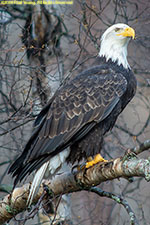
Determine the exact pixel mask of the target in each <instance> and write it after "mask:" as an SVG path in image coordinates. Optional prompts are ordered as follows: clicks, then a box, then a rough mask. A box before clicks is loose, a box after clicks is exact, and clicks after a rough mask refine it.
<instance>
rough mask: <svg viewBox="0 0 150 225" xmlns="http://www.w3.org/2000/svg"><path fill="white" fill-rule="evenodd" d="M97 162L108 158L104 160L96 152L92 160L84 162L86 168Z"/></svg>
mask: <svg viewBox="0 0 150 225" xmlns="http://www.w3.org/2000/svg"><path fill="white" fill-rule="evenodd" d="M99 162H108V160H105V159H104V158H103V157H102V156H101V155H100V154H97V155H96V156H95V157H94V159H93V160H91V161H89V162H87V163H86V166H85V167H86V168H89V167H91V166H93V165H95V164H97V163H99Z"/></svg>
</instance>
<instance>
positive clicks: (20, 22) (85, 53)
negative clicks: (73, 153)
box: [0, 0, 150, 225]
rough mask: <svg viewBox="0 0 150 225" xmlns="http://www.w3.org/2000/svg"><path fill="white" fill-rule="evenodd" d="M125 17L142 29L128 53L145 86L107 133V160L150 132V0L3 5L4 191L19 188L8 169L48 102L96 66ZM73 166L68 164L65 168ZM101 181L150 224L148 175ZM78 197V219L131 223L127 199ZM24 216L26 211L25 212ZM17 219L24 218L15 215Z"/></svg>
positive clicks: (0, 123)
mask: <svg viewBox="0 0 150 225" xmlns="http://www.w3.org/2000/svg"><path fill="white" fill-rule="evenodd" d="M119 22H121V23H127V24H129V25H130V26H132V27H133V28H134V29H135V31H136V39H135V40H134V41H132V42H131V43H130V44H129V48H128V55H129V57H128V60H129V64H130V65H131V68H132V69H133V71H134V73H135V75H136V78H137V81H138V89H137V93H136V97H134V99H133V100H132V102H131V103H130V104H129V105H128V107H127V108H126V109H125V110H124V112H123V113H122V114H121V116H120V117H119V118H118V120H117V123H116V126H115V128H114V129H113V130H112V131H111V132H110V133H109V135H107V136H106V138H105V146H104V150H103V152H102V155H103V156H104V157H105V158H107V159H110V158H115V157H119V156H121V155H123V154H124V153H125V150H126V149H127V148H132V147H134V146H136V145H137V144H140V143H143V142H144V141H145V140H147V139H150V97H149V96H150V63H149V62H150V35H149V34H150V2H149V0H145V1H141V0H133V1H128V0H114V1H111V0H95V1H92V0H87V1H83V0H76V1H74V4H73V5H53V6H51V5H45V6H44V5H41V6H40V5H35V6H28V5H0V50H1V54H0V156H1V158H0V168H1V170H0V188H1V197H3V196H4V195H5V192H6V191H9V190H10V189H11V185H12V183H13V180H12V178H11V177H10V176H8V175H7V171H8V168H9V166H10V164H11V163H12V162H13V161H14V159H15V158H16V157H17V156H18V155H19V154H20V153H21V152H22V150H23V148H24V146H25V143H26V141H27V140H28V138H29V136H30V134H31V131H32V124H33V122H34V119H35V117H36V115H37V114H38V112H39V111H40V109H41V108H42V107H43V106H44V105H45V104H46V102H47V100H48V99H49V98H50V97H51V96H52V95H53V93H54V92H55V90H56V89H57V88H58V87H59V85H60V84H61V83H62V82H63V80H64V78H66V77H67V78H70V77H71V76H75V75H76V74H77V73H79V72H80V71H82V70H83V69H85V68H87V67H89V65H93V63H94V59H95V57H96V56H97V54H98V52H99V45H100V37H101V35H102V33H103V32H104V30H105V29H106V28H107V27H108V26H110V25H112V24H114V23H119ZM148 156H149V153H148V152H146V153H142V157H148ZM69 169H70V168H69V167H66V166H65V168H64V170H63V171H65V170H69ZM29 180H32V176H30V178H29ZM29 180H28V181H29ZM26 182H27V181H26ZM100 188H102V189H104V190H106V191H110V192H113V193H117V194H119V195H121V196H122V197H123V198H125V199H127V200H128V202H129V204H130V205H131V207H132V209H134V212H135V214H136V216H137V218H138V220H139V224H141V225H143V224H144V225H146V224H149V221H150V214H149V207H150V201H149V200H150V197H149V196H150V189H149V184H148V183H146V182H145V181H143V179H141V178H135V179H134V182H132V183H129V182H128V181H126V180H123V179H120V180H118V181H117V180H115V181H109V182H107V183H103V184H101V185H100ZM70 198H71V199H69V200H68V199H67V200H64V202H65V204H69V205H70V201H71V208H70V209H69V208H67V210H69V211H68V212H69V213H68V214H69V215H66V214H65V215H66V217H67V218H69V220H72V223H73V224H81V225H96V224H102V225H103V224H108V225H109V224H110V225H113V224H117V225H122V224H129V218H128V217H127V214H126V212H125V210H124V209H123V208H122V206H120V205H118V204H117V203H116V202H113V201H112V200H110V199H107V198H98V197H97V195H95V194H94V193H87V192H80V193H79V192H78V193H73V194H72V195H71V196H70ZM68 202H69V203H68ZM67 207H68V206H67ZM23 217H24V214H21V215H19V216H18V217H17V219H19V218H23ZM37 221H38V220H37V218H36V217H35V218H34V220H29V221H27V222H26V224H41V223H40V222H37ZM10 224H21V222H20V221H16V220H14V221H11V222H10ZM43 224H45V225H46V223H43ZM53 224H54V223H53ZM66 224H67V222H66Z"/></svg>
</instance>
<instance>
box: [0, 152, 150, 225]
mask: <svg viewBox="0 0 150 225" xmlns="http://www.w3.org/2000/svg"><path fill="white" fill-rule="evenodd" d="M134 176H137V177H144V178H145V179H146V180H147V181H149V180H150V161H149V160H147V159H139V158H138V157H137V156H136V155H135V154H134V153H132V152H131V151H130V152H127V153H126V154H125V156H124V157H121V158H117V159H112V160H109V161H108V162H105V163H98V164H96V165H95V166H93V167H91V168H89V169H83V170H81V171H80V172H78V173H75V174H73V173H66V174H63V175H61V176H58V177H57V178H56V179H54V180H53V181H47V180H45V181H44V182H43V184H42V185H41V186H40V189H39V191H38V193H37V195H36V196H35V198H34V199H33V203H34V204H35V203H37V202H38V200H39V199H40V198H41V196H43V193H44V192H45V186H46V187H47V188H48V190H49V193H50V198H52V197H56V196H59V195H62V194H66V193H72V192H76V191H81V190H84V189H87V187H92V186H96V185H98V184H100V183H102V182H104V181H107V180H112V179H115V178H121V177H122V178H130V177H134ZM30 186H31V185H30V184H25V185H23V186H22V187H20V188H16V189H15V190H14V191H13V193H12V194H11V195H7V196H6V197H5V198H4V199H3V200H2V201H1V202H0V224H3V223H4V222H6V221H8V220H10V219H11V218H13V217H14V216H15V215H17V214H18V213H19V212H21V211H23V210H26V209H27V207H26V202H27V198H28V194H29V190H30Z"/></svg>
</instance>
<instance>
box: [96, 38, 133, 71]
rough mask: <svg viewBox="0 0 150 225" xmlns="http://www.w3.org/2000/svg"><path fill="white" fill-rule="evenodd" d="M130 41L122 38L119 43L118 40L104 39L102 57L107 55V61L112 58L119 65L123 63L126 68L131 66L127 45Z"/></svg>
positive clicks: (101, 49)
mask: <svg viewBox="0 0 150 225" xmlns="http://www.w3.org/2000/svg"><path fill="white" fill-rule="evenodd" d="M128 42H129V41H126V42H125V41H124V40H121V41H120V42H119V43H118V41H116V40H111V41H110V39H108V40H105V41H104V40H102V42H101V48H100V52H99V56H100V57H105V58H106V61H108V60H111V61H112V62H116V63H117V64H118V65H119V66H120V65H122V66H123V67H124V68H125V69H128V68H130V65H129V63H128V61H127V46H128Z"/></svg>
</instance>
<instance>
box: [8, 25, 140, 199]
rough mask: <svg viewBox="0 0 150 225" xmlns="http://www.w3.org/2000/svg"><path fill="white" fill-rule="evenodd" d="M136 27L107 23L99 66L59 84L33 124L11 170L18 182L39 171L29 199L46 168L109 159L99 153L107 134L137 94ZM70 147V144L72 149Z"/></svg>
mask: <svg viewBox="0 0 150 225" xmlns="http://www.w3.org/2000/svg"><path fill="white" fill-rule="evenodd" d="M134 37H135V31H134V30H133V28H131V27H129V26H128V25H126V24H121V23H120V24H115V25H113V26H111V27H109V28H108V29H107V30H106V31H105V32H104V34H103V35H102V38H101V47H100V52H99V56H98V57H97V63H96V66H93V67H91V68H89V69H87V70H85V71H83V72H81V73H80V74H78V75H77V76H76V77H75V78H74V79H72V80H70V81H68V82H67V83H66V84H64V85H63V86H61V87H60V88H59V89H58V90H57V91H56V93H55V94H54V96H53V97H52V98H51V99H50V101H49V102H48V104H47V105H46V106H45V107H44V108H43V110H42V111H41V112H40V114H39V115H38V116H37V119H36V120H35V123H34V129H33V133H32V136H31V138H30V139H29V141H28V142H27V144H26V146H25V148H24V151H23V152H22V154H21V156H20V157H19V158H18V159H17V160H16V161H15V162H14V163H13V165H12V166H11V167H10V169H9V173H12V174H13V177H16V178H15V181H14V185H16V184H17V183H18V181H21V180H22V179H23V178H24V177H26V176H27V175H28V174H30V173H31V172H33V171H34V170H36V175H35V177H34V180H33V182H32V187H31V190H30V196H29V202H30V203H31V201H32V198H33V195H34V193H35V191H36V190H37V187H38V186H39V184H40V183H41V181H42V178H43V176H44V174H45V171H46V170H47V168H49V170H50V173H51V174H54V173H55V171H56V170H57V169H58V168H59V167H60V166H61V165H62V164H63V163H64V162H68V163H72V164H74V163H75V162H79V161H80V160H82V159H84V158H86V159H87V158H88V157H94V159H92V160H91V161H90V162H87V163H86V167H87V168H88V167H90V166H92V165H94V164H96V163H97V162H99V161H105V160H104V159H103V158H102V157H101V155H100V154H99V153H100V151H101V149H102V146H103V137H104V135H105V133H106V132H108V131H109V130H111V129H112V128H113V126H114V124H115V122H116V119H117V117H118V116H119V114H120V113H121V112H122V110H123V109H124V108H125V107H126V105H127V104H128V103H129V102H130V100H131V99H132V98H133V96H134V95H135V91H136V79H135V77H134V74H133V72H132V71H131V68H130V66H129V64H128V61H127V46H128V43H129V40H130V39H131V38H133V39H134ZM68 147H69V148H68Z"/></svg>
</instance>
